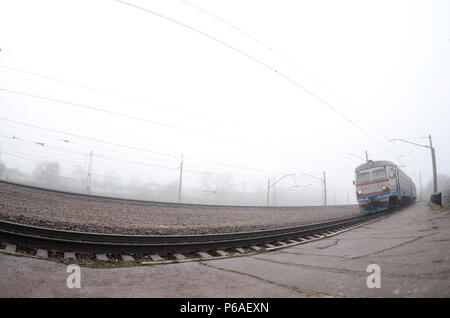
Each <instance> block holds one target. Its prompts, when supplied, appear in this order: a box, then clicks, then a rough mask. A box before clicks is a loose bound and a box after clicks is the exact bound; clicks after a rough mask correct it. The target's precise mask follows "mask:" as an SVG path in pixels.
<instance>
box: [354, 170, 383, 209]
mask: <svg viewBox="0 0 450 318" xmlns="http://www.w3.org/2000/svg"><path fill="white" fill-rule="evenodd" d="M355 185H356V198H357V200H358V203H359V209H360V212H361V214H367V213H374V212H379V211H384V210H387V209H388V207H389V199H390V196H391V184H390V179H389V178H388V174H387V167H386V165H382V163H381V162H380V163H377V162H376V161H369V162H368V163H366V164H362V165H360V166H359V167H357V168H356V169H355Z"/></svg>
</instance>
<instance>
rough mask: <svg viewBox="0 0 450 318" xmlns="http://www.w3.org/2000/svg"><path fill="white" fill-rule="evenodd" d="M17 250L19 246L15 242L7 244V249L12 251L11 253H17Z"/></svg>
mask: <svg viewBox="0 0 450 318" xmlns="http://www.w3.org/2000/svg"><path fill="white" fill-rule="evenodd" d="M16 250H17V246H15V245H14V244H6V247H5V251H7V252H10V253H15V252H16Z"/></svg>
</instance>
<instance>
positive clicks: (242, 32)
mask: <svg viewBox="0 0 450 318" xmlns="http://www.w3.org/2000/svg"><path fill="white" fill-rule="evenodd" d="M180 1H181V2H183V3H184V4H187V5H188V6H190V7H193V8H195V9H196V10H199V11H200V12H203V13H204V14H206V15H208V16H210V17H213V18H214V19H216V20H218V21H220V22H222V23H223V24H225V25H228V26H229V27H231V28H233V29H235V30H236V31H238V32H239V33H241V34H244V35H245V36H246V37H248V38H250V39H252V40H253V41H255V42H256V43H258V44H259V45H261V46H263V47H264V48H266V49H267V50H269V51H271V52H272V53H273V54H275V55H276V56H278V57H280V58H282V59H283V60H285V61H286V62H288V63H289V64H290V65H292V66H294V68H296V69H297V70H299V71H300V72H302V73H303V74H305V75H306V76H307V77H309V78H310V79H312V80H313V81H315V82H316V83H317V84H319V85H320V86H322V87H323V88H325V89H326V90H328V91H329V92H330V93H331V94H332V95H333V96H334V97H336V98H337V99H339V100H340V101H341V102H342V103H343V104H345V105H346V106H348V107H349V108H351V109H352V110H353V111H354V112H356V113H357V114H358V115H359V116H360V117H361V118H362V119H364V120H365V121H366V122H367V123H369V124H370V125H371V126H372V127H373V128H375V129H376V130H377V131H378V133H380V135H382V136H383V137H384V138H386V139H387V140H389V139H390V138H389V137H387V136H386V135H385V134H384V133H383V132H382V131H381V129H379V128H378V127H376V126H375V125H374V124H373V123H372V122H371V121H369V120H368V119H367V118H366V117H365V116H363V115H362V114H361V112H359V111H358V110H357V109H356V108H354V107H352V106H351V105H349V104H348V103H347V102H346V101H345V100H344V99H343V98H342V97H340V96H339V95H337V94H336V93H335V92H334V91H333V90H332V89H331V88H330V87H328V86H327V85H325V84H324V83H323V82H321V81H320V80H319V79H317V78H316V77H314V76H312V75H311V74H310V73H309V72H307V71H305V69H303V68H302V67H300V66H299V65H298V64H297V63H295V62H294V61H293V60H291V59H290V58H288V57H287V56H286V55H284V54H281V53H280V52H279V51H277V50H275V49H274V48H273V47H271V46H269V45H268V44H266V43H264V42H263V41H261V40H259V39H258V38H256V37H255V36H254V35H252V34H250V33H248V32H246V31H244V30H243V29H241V28H239V27H238V26H236V25H234V24H232V23H230V22H229V21H226V20H225V19H223V18H221V17H219V16H217V15H215V14H213V13H211V12H209V11H207V10H205V9H203V8H201V7H199V6H198V5H195V4H192V3H191V2H189V1H186V0H180Z"/></svg>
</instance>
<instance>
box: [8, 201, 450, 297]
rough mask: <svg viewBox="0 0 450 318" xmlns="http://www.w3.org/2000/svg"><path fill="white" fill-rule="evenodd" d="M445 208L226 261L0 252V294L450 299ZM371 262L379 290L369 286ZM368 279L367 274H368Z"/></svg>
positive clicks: (415, 209)
mask: <svg viewBox="0 0 450 318" xmlns="http://www.w3.org/2000/svg"><path fill="white" fill-rule="evenodd" d="M449 257H450V212H449V211H444V210H441V211H431V210H430V208H429V207H428V206H427V205H426V204H425V203H418V204H416V205H414V206H411V207H408V208H406V209H404V210H402V211H400V212H397V213H395V214H393V215H390V216H388V217H386V218H383V219H381V220H379V221H376V222H374V223H371V224H368V225H365V226H362V227H359V228H357V229H354V230H351V231H348V232H345V233H341V234H339V235H336V236H333V237H330V238H327V239H323V240H319V241H315V242H310V243H306V244H301V245H297V246H293V247H289V248H286V249H283V250H279V251H274V252H269V253H263V254H258V255H254V256H246V257H239V258H230V259H224V260H211V261H204V262H195V263H180V264H170V265H154V266H139V267H131V268H115V269H92V268H81V276H80V279H81V280H80V283H81V288H79V289H77V288H73V289H70V288H68V287H67V285H66V279H67V277H68V276H69V275H70V273H67V272H66V269H67V267H66V265H62V264H57V263H52V262H49V261H43V260H37V259H32V258H28V257H16V256H12V255H6V254H3V253H1V254H0V268H1V270H0V297H110V296H112V297H449V296H450V260H449ZM370 264H376V265H378V266H379V269H380V272H379V273H380V275H379V280H378V279H375V280H372V279H370V282H374V283H375V282H379V283H380V288H376V287H375V288H368V285H367V279H368V276H369V275H372V276H373V275H374V272H372V271H371V272H367V271H366V270H367V267H368V266H369V265H370ZM372 276H371V277H372Z"/></svg>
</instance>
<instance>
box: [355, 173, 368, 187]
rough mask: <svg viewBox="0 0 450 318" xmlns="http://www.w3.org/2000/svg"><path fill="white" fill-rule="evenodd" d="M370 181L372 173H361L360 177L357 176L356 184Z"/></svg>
mask: <svg viewBox="0 0 450 318" xmlns="http://www.w3.org/2000/svg"><path fill="white" fill-rule="evenodd" d="M367 181H370V172H369V171H367V172H360V173H358V175H357V176H356V183H357V184H358V183H364V182H367Z"/></svg>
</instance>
